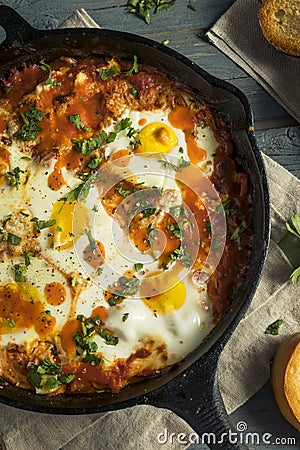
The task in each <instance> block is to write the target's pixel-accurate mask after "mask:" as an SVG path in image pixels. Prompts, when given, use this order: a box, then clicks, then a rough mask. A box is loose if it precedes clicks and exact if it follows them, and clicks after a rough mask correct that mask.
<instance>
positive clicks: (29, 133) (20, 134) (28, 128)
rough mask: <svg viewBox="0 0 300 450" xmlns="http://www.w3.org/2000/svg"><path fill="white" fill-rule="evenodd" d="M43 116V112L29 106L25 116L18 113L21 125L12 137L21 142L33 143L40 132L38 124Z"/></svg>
mask: <svg viewBox="0 0 300 450" xmlns="http://www.w3.org/2000/svg"><path fill="white" fill-rule="evenodd" d="M44 115H45V113H44V112H43V111H41V110H39V109H36V108H33V107H32V106H30V108H29V109H28V111H26V113H25V114H23V113H22V112H20V116H21V119H22V122H23V124H22V126H21V128H20V129H19V130H18V131H16V132H15V133H14V134H13V136H14V137H16V138H19V139H22V141H34V140H35V138H36V137H37V135H38V133H39V131H40V130H41V129H40V127H39V125H38V123H39V122H40V121H41V120H42V119H43V117H44Z"/></svg>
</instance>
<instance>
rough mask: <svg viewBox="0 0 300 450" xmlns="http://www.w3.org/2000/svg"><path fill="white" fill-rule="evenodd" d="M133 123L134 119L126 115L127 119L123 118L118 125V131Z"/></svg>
mask: <svg viewBox="0 0 300 450" xmlns="http://www.w3.org/2000/svg"><path fill="white" fill-rule="evenodd" d="M131 124H132V120H131V119H130V117H126V118H125V119H121V120H120V122H119V123H118V124H117V125H116V133H120V131H123V130H126V128H129V127H130V126H131Z"/></svg>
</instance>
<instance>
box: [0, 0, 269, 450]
mask: <svg viewBox="0 0 300 450" xmlns="http://www.w3.org/2000/svg"><path fill="white" fill-rule="evenodd" d="M0 25H1V26H2V27H3V28H4V30H5V32H6V39H5V41H4V42H3V44H2V45H1V47H0V76H1V75H3V74H5V73H6V72H7V71H8V70H9V69H10V68H11V67H15V66H17V65H18V62H19V63H21V62H23V61H24V60H26V61H27V60H28V61H32V62H37V61H39V60H40V59H41V57H46V58H47V59H48V60H49V59H51V58H55V57H57V56H60V55H66V56H68V55H71V56H72V55H73V56H76V54H77V50H78V49H83V50H88V51H91V50H97V52H100V53H101V52H102V53H105V52H111V53H113V54H122V55H129V56H130V57H131V58H132V56H133V55H134V54H135V55H137V57H138V61H140V62H145V63H147V64H150V65H154V66H156V67H158V68H160V69H161V70H162V71H164V72H167V73H170V74H171V75H172V76H175V77H178V78H179V79H180V80H183V81H185V82H187V83H188V84H189V85H190V86H191V87H192V88H193V89H194V90H196V91H198V92H199V93H200V94H201V96H202V98H203V99H204V101H206V102H207V103H208V104H210V105H211V106H212V107H213V108H214V109H216V110H218V111H220V112H221V113H224V114H226V115H227V116H228V117H230V120H231V128H232V137H233V141H234V144H235V149H236V154H237V157H238V160H239V163H240V166H241V168H242V170H244V171H245V172H246V173H247V174H248V175H249V179H250V186H251V197H252V204H253V217H252V220H253V229H254V245H253V250H252V254H251V261H250V268H249V270H248V272H247V275H246V278H245V281H244V283H243V286H242V287H241V288H240V289H239V292H237V293H236V295H235V296H234V298H233V299H232V302H231V305H230V308H229V310H228V311H227V313H226V315H225V317H224V318H223V319H222V321H221V322H220V323H219V324H218V326H217V327H216V328H215V329H214V331H213V332H212V333H211V335H210V336H209V338H208V339H207V340H206V341H205V342H204V343H202V344H201V345H200V346H199V347H198V348H197V349H196V350H195V351H194V352H193V353H192V354H190V355H189V356H188V357H187V358H186V359H185V360H184V361H183V362H181V363H180V364H178V365H177V366H175V367H173V369H172V370H171V371H169V372H166V373H162V374H160V375H158V376H157V377H151V378H146V379H144V380H142V381H139V382H137V383H135V384H133V385H129V386H127V387H125V388H124V389H122V390H121V392H120V393H118V394H111V393H102V394H93V395H91V394H88V395H73V396H67V395H60V396H53V397H45V396H40V395H36V394H34V393H32V392H27V391H24V390H22V389H18V388H16V387H12V386H9V385H7V384H4V388H3V389H1V391H0V392H1V397H0V401H1V402H3V403H5V404H8V405H10V406H14V407H18V408H22V409H27V410H31V411H38V412H46V413H55V414H87V413H95V412H103V411H112V410H115V409H119V408H127V407H129V406H134V405H141V404H150V405H154V406H158V407H163V408H168V409H170V410H172V411H174V412H175V413H176V414H178V415H179V416H180V417H182V418H183V419H185V420H186V421H187V422H188V423H189V424H190V425H191V426H192V427H193V428H194V430H195V431H196V432H197V433H199V435H200V437H201V434H202V433H203V432H207V433H209V432H213V433H215V435H216V440H217V442H216V443H210V448H212V449H221V448H222V449H224V448H226V449H227V450H233V449H242V448H243V449H245V448H246V447H245V446H243V445H239V444H233V443H230V442H229V439H228V437H226V436H225V435H223V439H222V438H221V435H222V433H228V431H229V428H230V427H231V424H230V422H229V419H228V417H227V415H226V412H225V409H224V405H223V401H222V399H221V396H220V392H219V389H218V384H217V365H218V359H219V356H220V353H221V351H222V349H223V348H224V346H225V344H226V342H227V341H228V339H229V337H230V335H231V334H232V332H233V331H234V329H235V327H236V326H237V324H238V322H239V321H240V319H241V318H242V316H243V314H244V313H245V311H246V309H247V308H248V306H249V304H250V301H251V299H252V297H253V295H254V292H255V290H256V287H257V284H258V282H259V279H260V275H261V272H262V268H263V264H264V261H265V257H266V252H267V248H268V243H269V231H270V230H269V228H270V221H269V214H270V212H269V195H268V186H267V180H266V174H265V169H264V164H263V161H262V157H261V155H260V152H259V150H258V149H257V146H256V143H255V139H254V134H253V119H252V113H251V110H250V107H249V104H248V101H247V99H246V97H245V96H244V94H242V92H240V91H239V90H238V89H237V88H235V87H234V86H231V85H230V84H228V83H226V82H224V81H222V80H218V79H217V78H215V77H213V76H211V75H209V74H208V73H206V72H205V71H203V70H202V69H200V68H199V67H198V66H196V64H194V63H193V62H191V61H189V60H188V59H187V58H185V57H184V56H182V55H180V54H179V53H177V52H175V51H173V50H171V49H169V48H166V47H165V46H163V45H161V44H158V43H156V42H153V41H151V40H148V39H144V38H142V37H139V36H136V35H133V34H129V33H121V32H118V31H110V30H105V29H60V30H51V31H41V30H37V29H34V28H32V27H31V26H30V25H29V24H28V23H27V22H26V21H25V20H24V19H23V18H22V17H21V16H19V15H18V14H17V13H16V12H15V11H14V10H12V9H11V8H9V7H7V6H0ZM232 429H233V428H232ZM233 431H236V430H235V429H233ZM224 436H225V437H224Z"/></svg>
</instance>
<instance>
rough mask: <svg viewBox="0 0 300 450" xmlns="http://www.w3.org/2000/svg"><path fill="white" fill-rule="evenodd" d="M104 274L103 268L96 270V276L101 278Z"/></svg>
mask: <svg viewBox="0 0 300 450" xmlns="http://www.w3.org/2000/svg"><path fill="white" fill-rule="evenodd" d="M102 272H103V267H98V269H97V270H96V275H97V276H98V277H99V276H100V275H102Z"/></svg>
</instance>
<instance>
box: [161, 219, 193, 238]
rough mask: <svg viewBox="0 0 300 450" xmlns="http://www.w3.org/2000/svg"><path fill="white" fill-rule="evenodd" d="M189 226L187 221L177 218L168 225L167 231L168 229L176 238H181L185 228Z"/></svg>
mask: <svg viewBox="0 0 300 450" xmlns="http://www.w3.org/2000/svg"><path fill="white" fill-rule="evenodd" d="M189 227H190V223H189V222H187V221H186V220H179V221H178V222H176V223H172V224H171V225H169V227H168V230H167V231H170V232H171V233H172V234H173V235H174V236H175V237H176V238H177V239H181V238H182V237H183V235H184V233H185V231H186V229H187V228H189Z"/></svg>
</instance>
